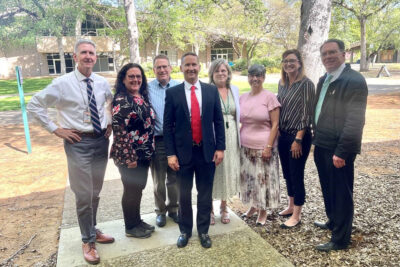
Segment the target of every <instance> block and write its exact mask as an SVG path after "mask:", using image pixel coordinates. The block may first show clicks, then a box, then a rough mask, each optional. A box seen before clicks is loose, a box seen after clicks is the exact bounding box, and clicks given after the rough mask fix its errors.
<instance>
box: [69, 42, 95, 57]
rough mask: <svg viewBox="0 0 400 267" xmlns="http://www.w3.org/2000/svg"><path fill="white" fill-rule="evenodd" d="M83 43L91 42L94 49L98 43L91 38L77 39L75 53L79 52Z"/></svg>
mask: <svg viewBox="0 0 400 267" xmlns="http://www.w3.org/2000/svg"><path fill="white" fill-rule="evenodd" d="M81 44H90V45H92V46H93V47H94V49H95V50H96V44H95V43H94V42H93V41H92V40H89V39H79V40H78V41H76V43H75V46H74V53H75V54H76V53H78V47H79V46H80V45H81Z"/></svg>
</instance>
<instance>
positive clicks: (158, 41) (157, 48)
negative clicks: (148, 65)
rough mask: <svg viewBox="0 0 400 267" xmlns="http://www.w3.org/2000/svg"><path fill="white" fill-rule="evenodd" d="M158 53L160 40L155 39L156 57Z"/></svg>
mask: <svg viewBox="0 0 400 267" xmlns="http://www.w3.org/2000/svg"><path fill="white" fill-rule="evenodd" d="M159 53H160V38H159V37H157V44H156V56H158V54H159Z"/></svg>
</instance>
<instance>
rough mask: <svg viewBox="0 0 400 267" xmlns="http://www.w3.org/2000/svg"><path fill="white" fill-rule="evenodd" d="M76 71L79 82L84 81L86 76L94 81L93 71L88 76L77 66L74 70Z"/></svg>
mask: <svg viewBox="0 0 400 267" xmlns="http://www.w3.org/2000/svg"><path fill="white" fill-rule="evenodd" d="M74 72H75V77H76V79H77V80H78V81H79V82H83V81H84V80H85V79H86V78H89V80H90V81H91V82H93V81H94V77H93V75H94V74H93V72H92V73H91V74H90V76H89V77H86V76H85V75H83V74H82V73H81V72H80V71H79V70H78V69H77V68H76V69H75V70H74Z"/></svg>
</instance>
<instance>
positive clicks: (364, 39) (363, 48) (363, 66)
mask: <svg viewBox="0 0 400 267" xmlns="http://www.w3.org/2000/svg"><path fill="white" fill-rule="evenodd" d="M358 21H359V22H360V33H361V42H360V50H361V58H360V72H361V71H368V65H369V64H368V59H367V37H366V25H365V24H366V21H367V20H366V18H364V17H360V18H359V19H358Z"/></svg>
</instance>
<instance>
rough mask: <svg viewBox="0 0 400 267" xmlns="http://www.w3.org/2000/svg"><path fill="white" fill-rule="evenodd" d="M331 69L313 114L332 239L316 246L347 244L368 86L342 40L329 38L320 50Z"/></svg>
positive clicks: (323, 80)
mask: <svg viewBox="0 0 400 267" xmlns="http://www.w3.org/2000/svg"><path fill="white" fill-rule="evenodd" d="M320 52H321V58H322V63H323V64H324V66H325V69H326V71H327V73H326V74H325V75H324V76H323V77H321V79H320V80H319V83H318V86H317V98H316V100H317V103H316V105H315V117H314V140H313V143H314V145H315V150H314V161H315V165H316V166H317V169H318V174H319V179H320V184H321V190H322V194H323V197H324V203H325V211H326V215H327V217H328V221H327V222H326V223H320V222H315V223H314V224H315V225H316V226H317V227H320V228H322V229H330V230H331V231H332V237H331V240H330V242H328V243H325V244H321V245H318V246H317V247H316V249H317V250H320V251H326V252H329V251H331V250H340V249H345V248H347V247H348V245H349V243H350V236H351V227H352V223H353V213H354V201H353V184H354V160H355V158H356V155H357V154H359V153H360V150H361V137H362V132H363V127H364V123H365V109H366V104H367V96H368V87H367V84H366V81H365V79H364V77H363V76H362V75H361V74H360V73H358V72H356V71H354V70H352V69H351V68H350V65H349V64H345V63H344V62H345V49H344V43H343V42H342V41H341V40H337V39H329V40H327V41H325V42H324V44H323V45H322V46H321V48H320Z"/></svg>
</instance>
